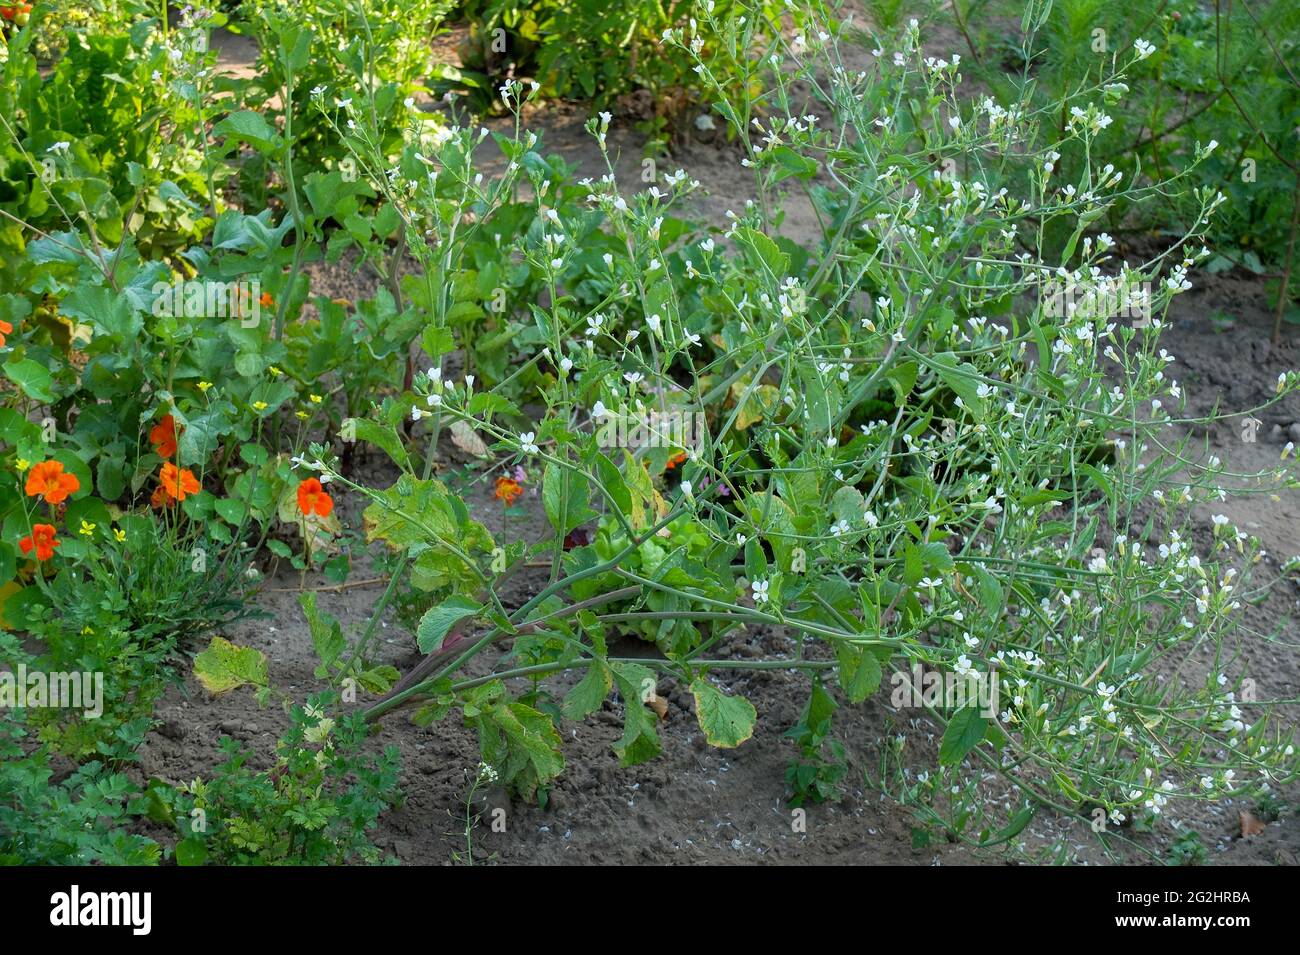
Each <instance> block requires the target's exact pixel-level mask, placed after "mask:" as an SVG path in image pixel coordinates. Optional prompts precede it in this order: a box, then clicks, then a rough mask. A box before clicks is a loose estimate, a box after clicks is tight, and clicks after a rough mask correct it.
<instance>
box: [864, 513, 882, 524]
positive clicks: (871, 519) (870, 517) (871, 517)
mask: <svg viewBox="0 0 1300 955" xmlns="http://www.w3.org/2000/svg"><path fill="white" fill-rule="evenodd" d="M862 519H863V520H864V521H866V522H867V526H868V527H879V526H880V518H878V517H876V515H875V514H873V513H871V512H870V511H867V513H865V514H863V515H862Z"/></svg>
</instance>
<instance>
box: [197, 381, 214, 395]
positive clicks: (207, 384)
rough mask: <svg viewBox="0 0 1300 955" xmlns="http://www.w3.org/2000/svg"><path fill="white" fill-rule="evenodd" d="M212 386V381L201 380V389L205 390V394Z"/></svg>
mask: <svg viewBox="0 0 1300 955" xmlns="http://www.w3.org/2000/svg"><path fill="white" fill-rule="evenodd" d="M211 387H212V382H210V381H200V382H199V391H201V392H203V393H204V394H205V395H206V394H207V393H208V389H209V388H211Z"/></svg>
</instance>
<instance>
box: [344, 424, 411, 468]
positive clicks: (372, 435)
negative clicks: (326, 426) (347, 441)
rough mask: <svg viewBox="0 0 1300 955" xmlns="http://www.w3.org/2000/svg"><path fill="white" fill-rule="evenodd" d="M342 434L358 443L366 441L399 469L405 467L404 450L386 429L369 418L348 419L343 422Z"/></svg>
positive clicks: (395, 437) (396, 438)
mask: <svg viewBox="0 0 1300 955" xmlns="http://www.w3.org/2000/svg"><path fill="white" fill-rule="evenodd" d="M343 433H344V434H348V433H351V434H353V435H355V436H356V438H357V439H358V440H360V441H367V442H369V443H370V444H373V445H374V446H375V447H377V448H379V449H380V450H382V451H383V452H384V453H385V454H387V455H388V456H389V458H391V459H392V461H393V463H394V464H396V465H397V466H398V467H399V468H405V467H406V466H407V462H408V459H407V456H406V448H404V447H402V442H401V441H400V440H399V439H398V437H397V435H396V434H394V433H393V432H392V431H391V430H389V429H388V428H385V427H383V426H382V425H379V424H376V423H375V422H373V421H371V420H370V419H369V418H348V419H347V420H345V421H344V422H343Z"/></svg>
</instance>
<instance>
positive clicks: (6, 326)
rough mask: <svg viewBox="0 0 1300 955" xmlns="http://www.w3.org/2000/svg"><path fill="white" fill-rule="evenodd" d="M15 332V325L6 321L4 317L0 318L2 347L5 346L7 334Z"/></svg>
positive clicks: (0, 343)
mask: <svg viewBox="0 0 1300 955" xmlns="http://www.w3.org/2000/svg"><path fill="white" fill-rule="evenodd" d="M13 333H14V327H13V325H11V324H10V323H9V322H6V321H5V320H4V319H0V348H4V347H5V336H6V335H12V334H13Z"/></svg>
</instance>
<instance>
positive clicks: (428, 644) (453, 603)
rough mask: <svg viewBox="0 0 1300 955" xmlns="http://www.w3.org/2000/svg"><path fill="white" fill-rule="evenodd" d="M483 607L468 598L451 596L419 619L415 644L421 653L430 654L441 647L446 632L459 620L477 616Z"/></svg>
mask: <svg viewBox="0 0 1300 955" xmlns="http://www.w3.org/2000/svg"><path fill="white" fill-rule="evenodd" d="M482 610H483V605H482V604H478V603H475V602H474V601H472V600H470V599H469V598H468V597H461V596H452V597H449V598H448V599H447V600H444V601H443V602H442V603H440V604H438V606H436V607H430V608H429V609H428V610H426V611H425V612H424V616H423V617H421V618H420V623H419V625H418V626H417V627H416V629H415V640H416V644H417V645H418V646H419V648H420V652H421V653H432V652H433V651H434V650H436V649H438V648H439V647H440V646H442V641H443V640H445V639H446V637H447V632H448V631H449V630H451V628H452V627H453V626H455V625H456V623H457V622H458V621H460V620H464V619H465V618H466V617H473V616H476V615H478V614H479V613H480V612H481V611H482Z"/></svg>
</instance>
